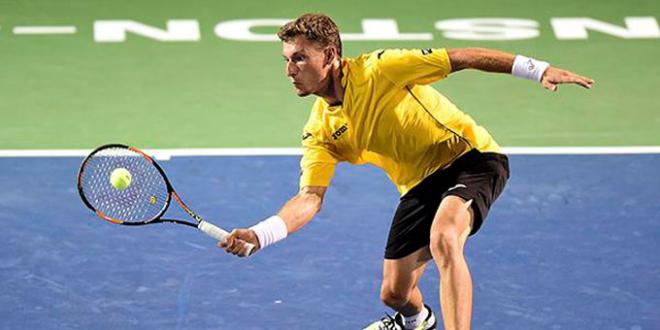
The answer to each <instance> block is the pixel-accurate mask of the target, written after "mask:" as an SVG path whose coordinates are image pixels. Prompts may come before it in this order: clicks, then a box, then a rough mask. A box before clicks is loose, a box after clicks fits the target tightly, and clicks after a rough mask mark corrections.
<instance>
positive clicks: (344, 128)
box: [332, 124, 348, 140]
mask: <svg viewBox="0 0 660 330" xmlns="http://www.w3.org/2000/svg"><path fill="white" fill-rule="evenodd" d="M347 131H348V124H344V125H341V126H340V127H339V128H338V129H337V130H336V131H335V132H334V133H332V139H333V140H337V139H339V138H340V137H341V136H342V135H343V134H344V133H346V132H347Z"/></svg>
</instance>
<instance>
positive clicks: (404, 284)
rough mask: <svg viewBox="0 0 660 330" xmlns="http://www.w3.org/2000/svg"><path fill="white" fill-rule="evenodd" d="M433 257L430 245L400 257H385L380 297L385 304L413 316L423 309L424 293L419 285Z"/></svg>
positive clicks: (404, 314)
mask: <svg viewBox="0 0 660 330" xmlns="http://www.w3.org/2000/svg"><path fill="white" fill-rule="evenodd" d="M430 259H431V253H430V252H429V249H428V247H423V248H421V249H419V250H417V251H415V252H413V253H412V254H410V255H408V256H405V257H403V258H400V259H385V261H384V263H383V282H382V285H381V290H380V299H381V300H382V301H383V303H385V305H387V306H389V307H390V308H392V309H394V310H395V311H397V312H399V313H401V314H402V315H403V316H412V315H415V314H417V313H419V312H421V311H422V309H423V308H424V303H423V300H422V293H421V291H420V290H419V288H418V287H417V283H418V282H419V279H420V278H421V277H422V274H423V273H424V269H425V268H426V264H427V262H428V261H429V260H430Z"/></svg>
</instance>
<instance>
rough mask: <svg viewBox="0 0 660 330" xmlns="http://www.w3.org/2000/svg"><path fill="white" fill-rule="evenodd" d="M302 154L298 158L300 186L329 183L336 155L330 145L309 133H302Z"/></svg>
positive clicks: (323, 185)
mask: <svg viewBox="0 0 660 330" xmlns="http://www.w3.org/2000/svg"><path fill="white" fill-rule="evenodd" d="M302 147H303V156H302V159H301V160H300V188H303V187H305V186H321V187H327V186H329V185H330V181H331V180H332V177H333V175H334V174H335V166H336V165H337V162H338V161H339V160H338V157H337V155H336V154H335V153H334V152H333V151H332V150H330V146H328V145H327V144H325V143H323V142H321V141H319V140H318V139H317V138H316V137H315V136H313V135H312V134H311V133H307V132H304V133H303V141H302Z"/></svg>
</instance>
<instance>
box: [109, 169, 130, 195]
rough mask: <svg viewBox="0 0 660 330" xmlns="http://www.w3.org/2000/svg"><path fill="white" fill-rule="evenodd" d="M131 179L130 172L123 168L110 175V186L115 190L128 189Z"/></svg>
mask: <svg viewBox="0 0 660 330" xmlns="http://www.w3.org/2000/svg"><path fill="white" fill-rule="evenodd" d="M131 179H132V177H131V172H129V171H128V170H127V169H125V168H123V167H120V168H117V169H115V170H114V171H112V173H111V174H110V184H111V185H112V186H113V187H115V189H117V190H124V189H126V188H128V186H130V185H131Z"/></svg>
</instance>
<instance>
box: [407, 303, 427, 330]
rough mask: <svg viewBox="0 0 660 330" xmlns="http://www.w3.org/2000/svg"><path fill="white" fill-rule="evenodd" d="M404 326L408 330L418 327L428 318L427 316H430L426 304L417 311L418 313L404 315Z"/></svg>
mask: <svg viewBox="0 0 660 330" xmlns="http://www.w3.org/2000/svg"><path fill="white" fill-rule="evenodd" d="M401 316H402V317H403V328H404V329H406V330H412V329H415V328H417V327H418V326H419V325H420V324H422V322H424V320H426V317H427V316H429V311H428V310H427V309H426V306H424V308H422V311H421V312H419V313H417V314H416V315H413V316H403V315H401Z"/></svg>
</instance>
